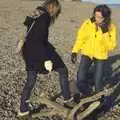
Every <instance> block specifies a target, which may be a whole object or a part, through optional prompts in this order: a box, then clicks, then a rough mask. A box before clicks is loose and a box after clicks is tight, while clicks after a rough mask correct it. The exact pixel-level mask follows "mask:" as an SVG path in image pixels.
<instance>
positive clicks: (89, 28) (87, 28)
mask: <svg viewBox="0 0 120 120" xmlns="http://www.w3.org/2000/svg"><path fill="white" fill-rule="evenodd" d="M115 46H116V27H115V25H113V24H112V23H111V25H110V29H109V31H108V32H106V33H102V30H101V28H98V31H96V26H95V23H92V22H91V20H90V19H88V20H85V22H84V23H83V24H82V26H81V28H80V29H79V30H78V33H77V39H76V42H75V44H74V46H73V49H72V53H78V52H79V51H81V54H82V55H87V56H89V57H90V58H93V57H94V58H96V59H101V60H105V59H107V58H108V54H109V51H111V50H113V49H114V48H115Z"/></svg>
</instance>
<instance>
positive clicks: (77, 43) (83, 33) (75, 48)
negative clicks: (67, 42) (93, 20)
mask: <svg viewBox="0 0 120 120" xmlns="http://www.w3.org/2000/svg"><path fill="white" fill-rule="evenodd" d="M87 25H88V20H86V21H85V22H84V23H83V24H82V26H81V27H80V29H79V30H78V32H77V38H76V41H75V44H74V46H73V49H72V53H78V51H79V50H80V49H81V47H82V45H83V43H84V41H85V36H86V32H87Z"/></svg>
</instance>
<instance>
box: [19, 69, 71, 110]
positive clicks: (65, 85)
mask: <svg viewBox="0 0 120 120" xmlns="http://www.w3.org/2000/svg"><path fill="white" fill-rule="evenodd" d="M57 72H58V73H59V76H60V87H61V90H62V94H63V97H64V99H65V100H68V99H70V91H69V81H68V70H67V68H66V67H65V68H59V69H58V70H57ZM36 77H37V72H35V71H27V82H26V84H25V86H24V88H23V92H22V95H21V104H20V111H21V112H25V111H28V110H29V106H28V102H26V101H27V100H29V99H30V96H31V92H32V89H33V87H34V85H35V83H36Z"/></svg>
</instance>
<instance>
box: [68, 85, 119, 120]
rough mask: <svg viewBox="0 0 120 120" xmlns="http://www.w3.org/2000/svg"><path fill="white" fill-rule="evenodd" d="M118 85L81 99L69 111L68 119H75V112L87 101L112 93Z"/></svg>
mask: <svg viewBox="0 0 120 120" xmlns="http://www.w3.org/2000/svg"><path fill="white" fill-rule="evenodd" d="M117 86H118V85H116V86H114V87H112V88H109V89H108V90H103V91H101V92H99V93H97V94H95V95H93V96H90V97H87V98H84V99H82V100H81V101H80V103H79V104H77V105H76V106H75V107H74V108H73V109H72V110H71V111H70V113H69V115H68V117H67V120H73V119H74V115H75V113H76V112H77V111H78V110H79V109H80V108H81V106H83V105H84V104H85V103H88V102H93V101H97V100H99V99H100V98H101V96H103V95H105V96H108V95H110V94H111V93H112V92H113V91H114V90H115V89H116V88H117Z"/></svg>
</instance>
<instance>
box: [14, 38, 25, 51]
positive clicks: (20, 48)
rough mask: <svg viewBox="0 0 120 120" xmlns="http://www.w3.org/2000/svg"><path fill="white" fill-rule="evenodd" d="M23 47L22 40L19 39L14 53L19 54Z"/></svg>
mask: <svg viewBox="0 0 120 120" xmlns="http://www.w3.org/2000/svg"><path fill="white" fill-rule="evenodd" d="M23 45H24V40H23V39H21V40H20V41H19V42H18V44H17V47H16V51H15V52H16V53H20V52H21V50H22V47H23Z"/></svg>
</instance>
